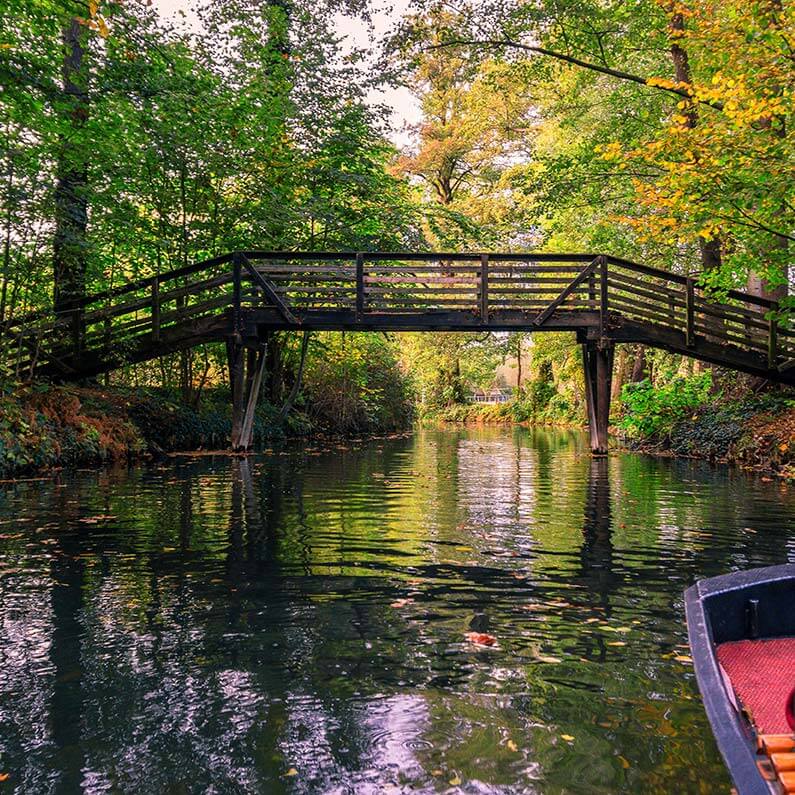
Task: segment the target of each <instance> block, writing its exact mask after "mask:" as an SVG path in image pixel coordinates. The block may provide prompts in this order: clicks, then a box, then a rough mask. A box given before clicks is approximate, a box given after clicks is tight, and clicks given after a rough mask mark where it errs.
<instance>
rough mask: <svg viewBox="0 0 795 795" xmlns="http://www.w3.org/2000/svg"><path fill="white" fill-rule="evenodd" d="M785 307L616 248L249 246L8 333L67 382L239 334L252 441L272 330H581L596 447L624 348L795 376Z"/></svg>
mask: <svg viewBox="0 0 795 795" xmlns="http://www.w3.org/2000/svg"><path fill="white" fill-rule="evenodd" d="M777 311H778V307H777V305H776V304H775V302H772V301H769V300H766V299H764V298H759V297H757V296H754V295H750V294H746V293H742V292H737V291H730V292H728V293H727V294H725V295H724V296H722V298H721V300H720V301H718V300H714V299H713V298H711V297H710V296H709V295H708V294H707V293H706V292H705V291H704V290H703V289H702V288H701V287H700V286H699V285H698V284H697V282H696V280H695V279H694V278H692V277H687V276H681V275H677V274H673V273H668V272H666V271H662V270H658V269H655V268H650V267H648V266H646V265H641V264H638V263H634V262H630V261H628V260H624V259H619V258H617V257H611V256H607V255H593V254H543V253H538V254H499V253H488V254H486V253H484V254H461V253H421V254H408V253H383V252H379V253H373V252H367V253H354V252H344V253H328V252H322V253H318V252H265V251H239V252H234V253H230V254H225V255H223V256H220V257H216V258H214V259H210V260H206V261H204V262H198V263H196V264H194V265H190V266H187V267H184V268H179V269H177V270H173V271H169V272H167V273H162V274H159V275H156V276H152V277H150V278H146V279H139V280H137V281H134V282H130V283H128V284H125V285H123V286H120V287H116V288H114V289H111V290H107V291H105V292H102V293H97V294H94V295H91V296H88V297H86V298H85V299H83V300H81V301H80V302H78V303H76V304H74V305H73V306H72V307H71V308H70V310H69V311H67V312H63V313H61V315H60V316H54V315H52V314H47V313H37V314H31V315H27V316H24V317H19V318H17V319H15V320H13V321H12V322H11V323H9V324H7V325H6V327H5V329H4V331H5V336H6V340H5V343H6V351H7V357H8V356H9V355H10V361H11V363H12V366H13V368H14V369H15V371H16V373H17V374H18V375H19V376H21V377H25V376H33V375H39V376H49V377H53V378H58V379H61V380H75V379H81V378H86V377H91V376H96V375H98V374H100V373H102V372H106V371H108V370H112V369H114V368H117V367H119V366H122V365H125V364H129V363H134V362H141V361H145V360H147V359H151V358H154V357H157V356H160V355H163V354H166V353H170V352H173V351H178V350H182V349H185V348H189V347H192V346H195V345H199V344H202V343H206V342H214V341H223V342H226V343H227V349H228V353H229V362H230V376H231V379H230V380H231V383H232V393H233V406H234V408H233V440H232V441H233V447H236V448H245V447H248V446H249V445H250V442H251V427H252V424H253V411H254V406H255V405H256V401H257V396H258V392H259V384H260V383H261V379H262V373H263V369H264V360H265V357H264V353H263V342H264V340H265V339H266V337H267V334H268V333H269V332H271V331H275V330H351V331H484V330H488V331H515V330H526V331H573V332H576V334H577V339H578V341H579V342H580V343H581V344H582V346H583V361H584V366H585V376H586V387H587V388H586V396H587V399H588V400H587V402H588V413H589V426H590V429H591V445H592V449H593V450H594V451H595V452H604V451H605V450H606V449H607V422H608V415H609V408H610V380H611V373H612V362H613V350H614V346H615V344H616V343H621V342H639V343H643V344H645V345H650V346H655V347H658V348H664V349H666V350H669V351H672V352H675V353H681V354H684V355H686V356H692V357H694V358H697V359H701V360H703V361H706V362H711V363H713V364H718V365H721V366H723V367H729V368H733V369H736V370H741V371H743V372H746V373H751V374H753V375H756V376H761V377H764V378H767V379H771V380H774V381H779V382H782V383H786V384H795V332H793V331H790V330H789V329H788V328H786V327H784V326H783V325H781V324H779V323H778V321H777V320H776V316H777ZM247 349H248V351H249V352H250V354H249V355H244V352H245V351H246V350H247ZM9 352H10V353H9ZM247 369H248V373H246V370H247Z"/></svg>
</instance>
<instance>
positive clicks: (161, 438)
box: [0, 384, 407, 479]
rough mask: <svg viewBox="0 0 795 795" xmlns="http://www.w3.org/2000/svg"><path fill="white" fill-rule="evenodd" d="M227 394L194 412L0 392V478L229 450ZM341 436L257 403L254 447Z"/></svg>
mask: <svg viewBox="0 0 795 795" xmlns="http://www.w3.org/2000/svg"><path fill="white" fill-rule="evenodd" d="M231 425H232V421H231V411H230V401H229V394H228V391H227V390H225V389H217V390H211V391H209V392H206V393H205V395H204V396H203V398H202V401H201V403H200V404H199V406H197V407H191V406H186V405H185V404H183V403H181V402H180V401H178V400H176V399H175V398H174V397H173V396H172V395H170V394H169V393H168V392H167V391H166V390H151V389H132V388H121V387H118V388H105V389H103V388H99V387H91V388H88V387H77V386H71V385H70V386H56V385H52V384H35V385H31V386H26V387H20V388H18V389H15V390H13V391H7V392H5V393H3V394H0V479H9V478H14V477H19V476H21V475H25V474H29V473H34V472H42V471H47V470H52V469H59V468H64V467H79V466H95V465H102V464H107V463H112V462H119V461H134V460H138V459H145V458H156V457H160V456H163V455H165V454H167V453H175V452H183V451H189V450H192V451H197V450H218V449H220V450H223V449H226V448H228V446H229V438H230V434H231ZM406 427H407V422H404V421H403V420H402V419H401V418H400V417H387V418H380V417H378V418H376V419H374V420H373V421H372V422H371V423H370V424H369V425H368V426H367V427H363V428H359V429H357V432H358V433H359V434H362V433H363V434H373V433H384V432H391V431H399V430H405V428H406ZM330 435H346V434H344V433H336V434H335V432H334V428H333V427H332V426H331V425H330V424H329V423H328V422H326V421H324V419H323V417H322V416H320V415H319V414H318V413H317V412H312V411H310V410H296V411H293V412H291V413H290V414H289V415H288V416H287V418H285V419H283V418H282V417H281V416H280V409H279V408H278V407H275V406H272V405H271V404H269V403H267V402H265V401H261V402H260V405H259V407H258V408H257V412H256V414H255V419H254V446H255V448H256V447H261V446H264V445H267V444H270V443H272V442H274V441H277V440H279V439H287V438H299V437H308V436H312V437H315V436H317V437H324V438H325V437H328V436H330Z"/></svg>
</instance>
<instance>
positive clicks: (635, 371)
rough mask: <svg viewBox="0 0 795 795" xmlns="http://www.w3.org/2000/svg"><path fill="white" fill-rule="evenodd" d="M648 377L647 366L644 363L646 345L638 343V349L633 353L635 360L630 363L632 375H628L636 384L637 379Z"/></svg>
mask: <svg viewBox="0 0 795 795" xmlns="http://www.w3.org/2000/svg"><path fill="white" fill-rule="evenodd" d="M648 377H649V372H648V367H647V364H646V347H645V346H644V345H638V349H637V351H636V353H635V361H634V362H633V364H632V375H631V376H630V379H629V380H630V381H631V382H632V383H633V384H637V383H638V382H639V381H642V380H643V379H644V378H648Z"/></svg>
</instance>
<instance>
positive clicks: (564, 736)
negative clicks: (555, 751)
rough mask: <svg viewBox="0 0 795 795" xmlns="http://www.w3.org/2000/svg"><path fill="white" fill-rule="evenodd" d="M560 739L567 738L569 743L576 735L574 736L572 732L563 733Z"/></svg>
mask: <svg viewBox="0 0 795 795" xmlns="http://www.w3.org/2000/svg"><path fill="white" fill-rule="evenodd" d="M560 739H561V740H565V741H566V742H567V743H570V742H572V741H573V740H574V737H572V736H571V735H570V734H561V735H560Z"/></svg>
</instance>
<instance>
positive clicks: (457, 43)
mask: <svg viewBox="0 0 795 795" xmlns="http://www.w3.org/2000/svg"><path fill="white" fill-rule="evenodd" d="M462 46H470V47H471V46H476V47H512V48H514V49H517V50H525V51H526V52H532V53H536V55H546V56H547V57H548V58H554V59H556V60H558V61H563V62H564V63H568V64H572V65H573V66H580V67H582V68H583V69H590V70H591V71H592V72H599V73H600V74H603V75H610V77H616V78H618V79H619V80H627V81H629V82H631V83H637V84H638V85H641V86H646V87H647V88H656V89H658V90H660V91H666V92H667V93H669V94H676V95H677V96H679V97H684V98H685V99H689V100H691V101H696V102H698V103H699V104H702V105H707V106H708V107H710V108H715V109H716V110H723V104H722V103H720V102H709V101H707V100H703V99H698V100H694V97H693V96H692V95H691V94H690V93H689V92H688V91H686V90H685V89H684V88H675V87H669V86H661V85H655V84H653V83H651V84H650V83H649V79H648V78H645V77H641V76H640V75H636V74H632V73H631V72H624V71H622V70H620V69H611V68H610V67H609V66H600V65H599V64H596V63H591V62H590V61H583V60H582V59H581V58H577V57H576V56H574V55H566V53H563V52H558V51H557V50H550V49H547V48H546V47H538V46H536V45H533V44H521V43H520V42H518V41H512V40H511V39H454V40H452V41H446V42H444V43H443V44H431V45H429V46H428V47H427V48H426V49H429V50H439V49H442V48H444V47H462Z"/></svg>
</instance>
